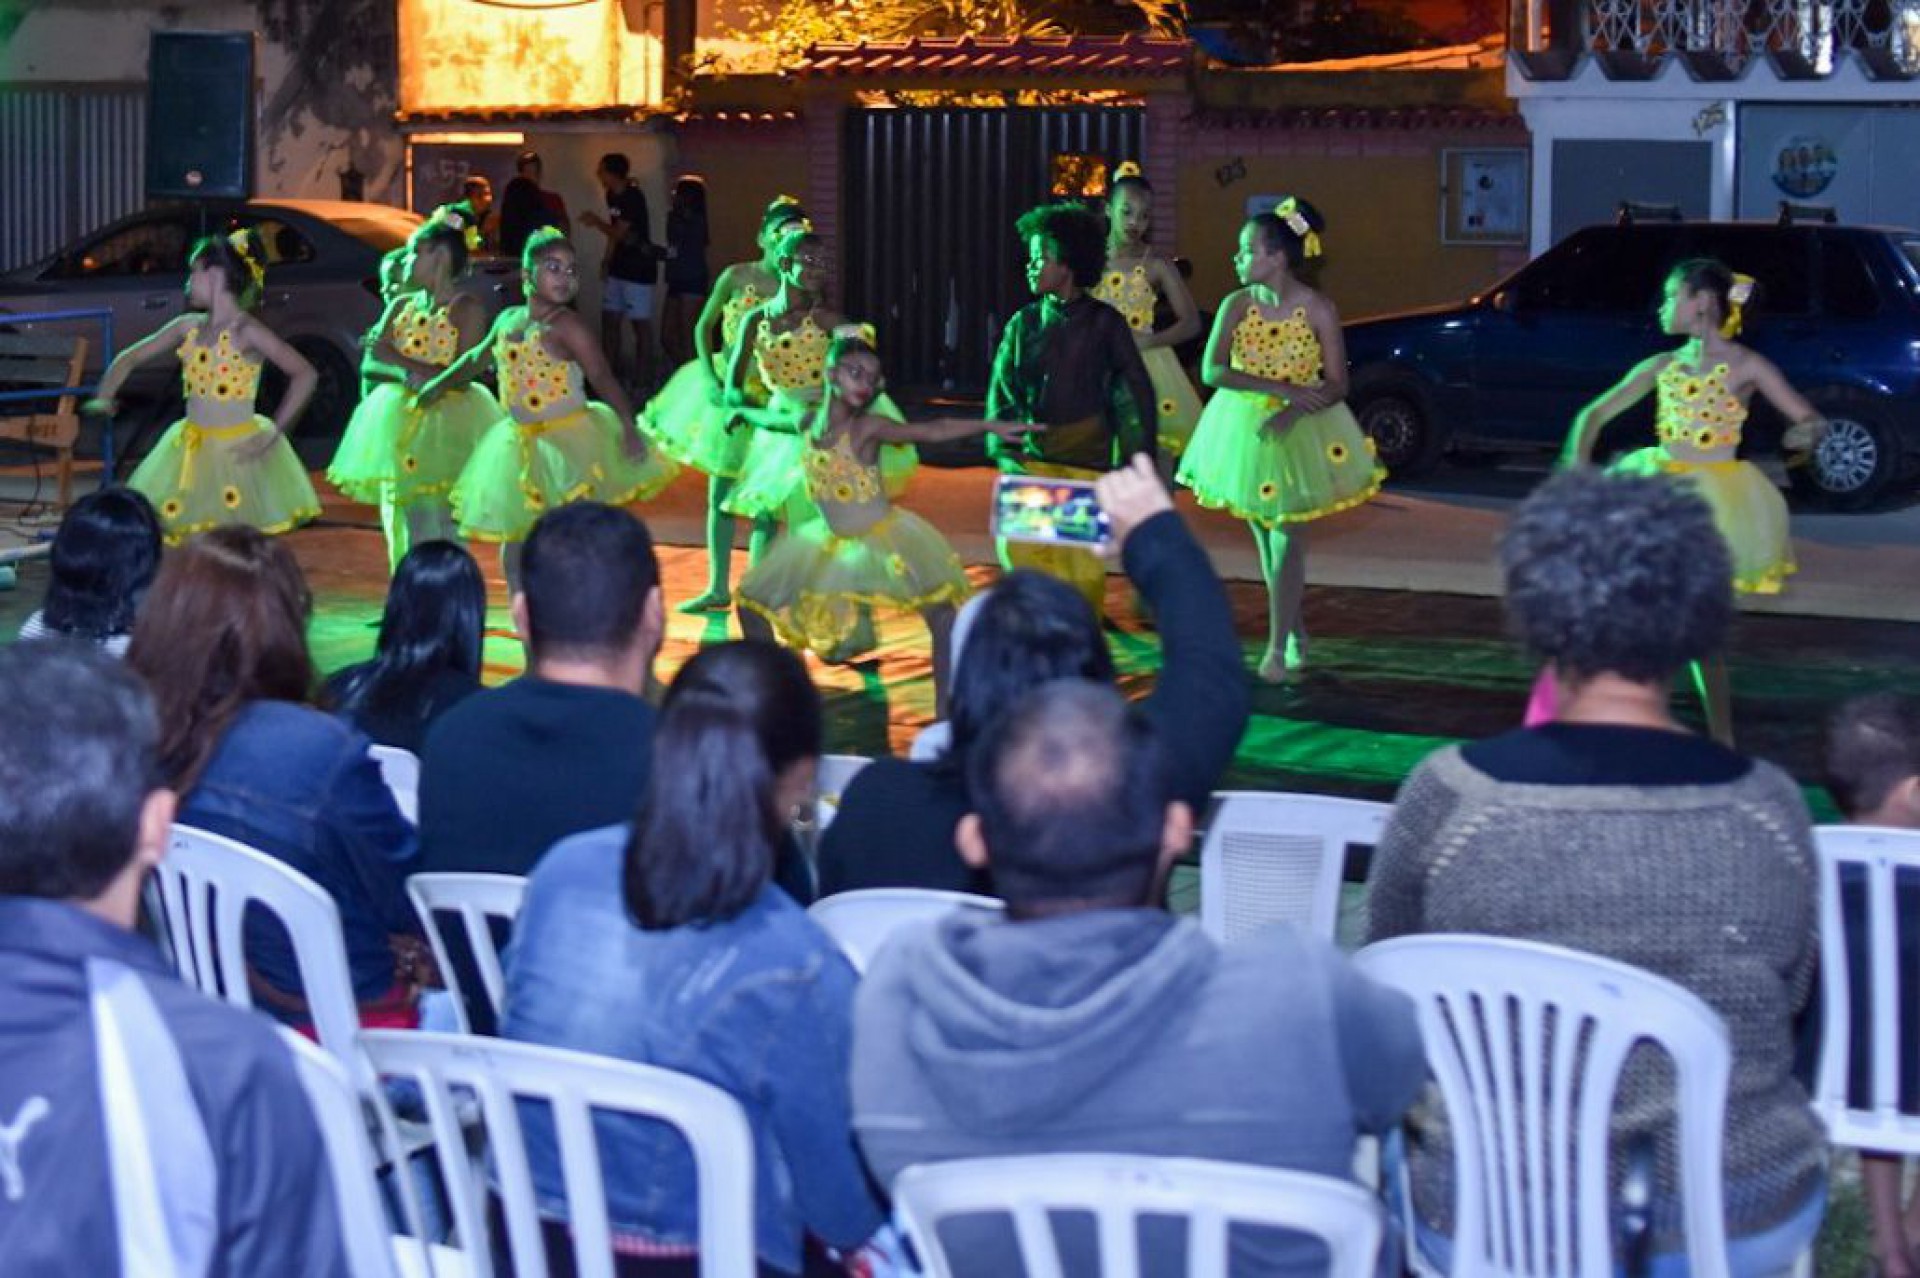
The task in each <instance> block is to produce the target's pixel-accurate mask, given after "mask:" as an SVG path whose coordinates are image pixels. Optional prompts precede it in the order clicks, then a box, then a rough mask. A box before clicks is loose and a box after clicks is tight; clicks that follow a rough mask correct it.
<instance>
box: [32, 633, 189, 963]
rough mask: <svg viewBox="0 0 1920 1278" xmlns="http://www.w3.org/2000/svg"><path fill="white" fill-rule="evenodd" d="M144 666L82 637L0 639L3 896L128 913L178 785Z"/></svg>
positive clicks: (162, 842) (162, 844)
mask: <svg viewBox="0 0 1920 1278" xmlns="http://www.w3.org/2000/svg"><path fill="white" fill-rule="evenodd" d="M158 736H159V729H158V726H157V721H156V719H155V717H154V709H153V701H152V699H151V698H150V697H149V696H148V695H147V690H146V688H145V687H144V686H142V684H141V682H140V678H139V676H138V675H136V674H134V673H132V672H131V671H129V670H127V669H125V668H124V667H123V666H122V665H121V664H120V663H119V662H117V661H115V660H113V659H112V658H111V657H107V656H105V655H104V654H102V653H100V652H99V651H97V650H96V649H94V648H91V647H89V646H88V645H85V644H79V643H75V642H73V641H71V640H66V639H41V640H32V641H29V642H26V643H18V644H14V645H12V646H10V647H8V648H4V649H0V897H4V896H27V897H41V898H47V899H51V900H59V901H71V902H75V903H85V904H89V905H92V906H93V907H94V908H95V909H96V911H98V912H99V913H101V914H102V915H103V916H104V917H106V918H108V919H110V920H111V921H113V922H116V923H119V924H121V925H122V926H125V927H131V926H132V925H133V920H134V915H135V912H136V909H137V905H138V901H139V891H140V884H141V881H142V879H143V878H144V877H145V874H146V872H147V870H149V869H151V868H152V867H153V866H155V865H157V864H159V861H160V855H161V853H162V852H163V851H164V850H165V848H166V844H167V827H168V826H169V825H170V824H171V822H172V821H173V811H174V796H173V794H172V792H171V791H169V790H166V789H163V788H161V785H160V783H159V781H158V780H157V779H156V773H155V770H154V750H155V745H156V742H157V739H158Z"/></svg>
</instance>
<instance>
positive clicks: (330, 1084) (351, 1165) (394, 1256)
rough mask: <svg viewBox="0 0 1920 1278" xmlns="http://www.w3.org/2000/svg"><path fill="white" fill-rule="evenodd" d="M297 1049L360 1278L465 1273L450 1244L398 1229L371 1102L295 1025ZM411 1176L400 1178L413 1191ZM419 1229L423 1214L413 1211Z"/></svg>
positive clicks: (290, 1038) (458, 1276) (289, 1034)
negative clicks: (384, 1197)
mask: <svg viewBox="0 0 1920 1278" xmlns="http://www.w3.org/2000/svg"><path fill="white" fill-rule="evenodd" d="M280 1033H281V1037H282V1038H284V1039H285V1040H286V1044H287V1048H288V1050H290V1051H291V1052H292V1053H293V1060H294V1066H295V1069H296V1070H297V1072H298V1073H299V1075H300V1085H301V1087H302V1088H303V1089H304V1090H305V1092H306V1094H307V1104H308V1105H309V1106H310V1107H311V1108H312V1109H313V1117H314V1121H315V1122H316V1123H317V1124H318V1125H319V1128H320V1139H321V1141H322V1142H323V1143H324V1144H325V1145H326V1150H327V1167H328V1170H329V1171H331V1172H332V1173H333V1194H334V1200H335V1202H336V1203H337V1204H338V1206H339V1210H340V1236H341V1238H342V1239H343V1240H344V1241H345V1243H346V1248H347V1266H348V1269H349V1270H350V1272H351V1273H352V1274H353V1275H354V1278H412V1276H413V1275H416V1274H436V1275H441V1274H444V1275H453V1276H454V1278H465V1275H466V1274H467V1273H468V1272H469V1270H468V1267H467V1263H466V1260H465V1259H464V1258H463V1257H462V1256H461V1254H460V1253H459V1252H457V1251H455V1250H454V1249H453V1248H450V1247H441V1246H436V1245H432V1244H427V1243H422V1242H421V1241H419V1240H418V1239H417V1238H410V1237H407V1236H406V1235H404V1234H396V1233H394V1232H393V1230H392V1227H391V1224H390V1221H389V1218H388V1216H387V1210H386V1207H385V1205H384V1204H383V1203H382V1202H381V1199H380V1187H379V1183H378V1179H377V1172H376V1168H377V1167H378V1166H379V1163H378V1160H376V1159H375V1157H374V1153H373V1146H372V1145H371V1144H370V1143H369V1142H368V1140H367V1115H366V1110H365V1102H364V1100H363V1098H362V1097H361V1094H360V1092H359V1089H358V1088H356V1087H355V1086H354V1083H353V1080H352V1079H351V1078H349V1077H348V1075H347V1072H346V1070H345V1069H343V1068H341V1065H340V1062H338V1061H336V1060H335V1059H334V1058H333V1057H332V1056H330V1055H329V1054H327V1053H326V1052H323V1051H321V1050H320V1049H319V1048H318V1047H315V1046H314V1045H313V1044H312V1043H310V1042H308V1041H307V1040H306V1039H304V1038H302V1037H301V1036H300V1035H298V1034H296V1033H294V1032H293V1031H292V1030H289V1029H282V1030H281V1031H280ZM406 1179H407V1178H406V1177H405V1176H401V1177H398V1178H397V1179H396V1183H399V1184H401V1186H402V1192H404V1193H411V1192H412V1190H411V1186H410V1185H409V1184H407V1183H406ZM414 1216H415V1221H416V1228H417V1227H418V1225H417V1221H418V1212H417V1210H416V1211H415V1213H414Z"/></svg>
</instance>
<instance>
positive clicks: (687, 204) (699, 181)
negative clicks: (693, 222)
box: [668, 173, 707, 218]
mask: <svg viewBox="0 0 1920 1278" xmlns="http://www.w3.org/2000/svg"><path fill="white" fill-rule="evenodd" d="M668 204H669V206H670V207H672V208H676V209H679V210H680V211H681V212H682V213H686V214H688V215H690V216H695V217H700V218H704V217H706V215H707V180H706V179H705V178H703V177H700V176H699V175H698V174H694V173H688V174H685V175H684V176H682V177H680V178H679V179H678V180H676V181H675V182H674V184H673V192H672V194H671V195H670V196H669V197H668Z"/></svg>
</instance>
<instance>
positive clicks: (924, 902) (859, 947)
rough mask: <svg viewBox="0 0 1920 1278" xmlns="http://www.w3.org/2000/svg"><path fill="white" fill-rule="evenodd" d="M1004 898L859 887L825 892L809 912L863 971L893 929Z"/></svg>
mask: <svg viewBox="0 0 1920 1278" xmlns="http://www.w3.org/2000/svg"><path fill="white" fill-rule="evenodd" d="M1006 908H1007V907H1006V904H1005V902H1002V901H999V900H997V899H995V898H994V897H991V896H979V895H977V894H975V893H972V892H947V891H942V890H940V889H938V888H861V889H860V890H859V891H856V892H840V893H837V894H835V895H833V896H829V897H824V898H822V899H821V900H818V901H815V902H814V903H813V904H812V905H811V906H808V907H807V914H808V915H809V916H811V917H812V919H813V921H814V922H815V923H818V924H819V925H820V926H821V927H822V928H823V929H825V931H826V933H827V935H828V936H830V937H832V938H833V943H834V944H835V945H838V946H839V947H840V952H841V953H842V954H845V955H846V956H847V961H848V962H849V963H852V964H853V967H854V970H855V971H857V972H864V971H866V970H867V964H869V963H871V962H872V961H873V956H874V955H875V954H876V953H878V952H879V950H880V946H881V945H882V944H883V943H884V942H885V941H886V939H887V938H888V937H889V936H891V935H893V932H894V929H895V928H898V927H901V926H903V925H904V924H908V923H919V922H923V921H927V920H932V919H937V918H943V917H945V916H946V915H948V914H951V913H953V912H954V911H955V910H986V911H989V912H991V913H994V914H1003V913H1005V912H1006Z"/></svg>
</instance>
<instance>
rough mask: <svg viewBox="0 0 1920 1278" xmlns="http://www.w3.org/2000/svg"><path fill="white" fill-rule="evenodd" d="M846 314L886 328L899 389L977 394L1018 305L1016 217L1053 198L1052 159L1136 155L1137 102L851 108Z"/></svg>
mask: <svg viewBox="0 0 1920 1278" xmlns="http://www.w3.org/2000/svg"><path fill="white" fill-rule="evenodd" d="M846 129H847V131H846V139H845V145H844V149H843V152H842V155H843V160H844V164H843V170H842V171H843V172H844V173H845V175H846V176H845V181H846V188H845V190H844V192H843V195H842V204H841V209H842V211H843V214H844V217H843V226H844V227H845V234H844V236H843V237H842V242H841V244H840V245H839V253H840V259H841V263H842V266H843V268H844V278H845V280H846V299H845V305H844V306H843V307H842V308H841V309H843V310H844V311H846V313H847V314H849V315H853V316H857V317H859V318H861V319H868V320H872V321H873V322H874V324H875V325H876V326H878V328H879V330H880V342H881V346H882V348H883V349H882V352H881V353H882V357H883V358H884V359H885V361H886V365H887V377H888V380H889V381H891V382H892V383H893V384H894V385H896V386H903V387H913V388H916V389H925V390H932V389H944V390H949V391H957V392H960V393H963V394H979V393H981V392H983V391H984V390H985V389H986V385H987V376H988V373H989V371H990V369H991V367H992V362H993V352H994V348H995V347H996V346H997V345H998V343H999V339H1000V329H1001V326H1002V325H1003V324H1005V323H1006V320H1007V317H1008V316H1009V315H1011V314H1012V313H1013V312H1014V311H1015V310H1016V309H1018V308H1019V307H1020V306H1022V305H1023V304H1025V303H1026V302H1027V301H1028V300H1029V298H1028V295H1027V289H1026V278H1025V267H1026V260H1027V250H1026V246H1025V245H1024V244H1021V243H1020V242H1019V240H1018V239H1017V238H1016V236H1015V234H1014V229H1013V224H1014V220H1015V219H1016V218H1018V217H1019V216H1020V214H1022V213H1024V212H1025V211H1026V210H1027V209H1029V208H1031V207H1032V206H1033V205H1035V204H1039V203H1042V202H1044V201H1045V200H1046V199H1048V198H1049V193H1050V191H1051V190H1052V186H1053V167H1054V157H1055V156H1057V155H1091V156H1099V157H1101V158H1102V159H1104V160H1105V161H1106V162H1107V163H1108V164H1109V165H1112V164H1117V163H1119V162H1120V161H1122V160H1128V159H1136V158H1138V157H1139V155H1140V154H1141V149H1142V147H1141V139H1142V134H1143V132H1144V129H1145V113H1144V112H1143V111H1141V110H1140V108H1138V107H1065V108H1056V107H1045V108H1029V107H1007V108H971V107H964V108H888V109H862V110H853V111H849V112H848V113H847V126H846Z"/></svg>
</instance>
